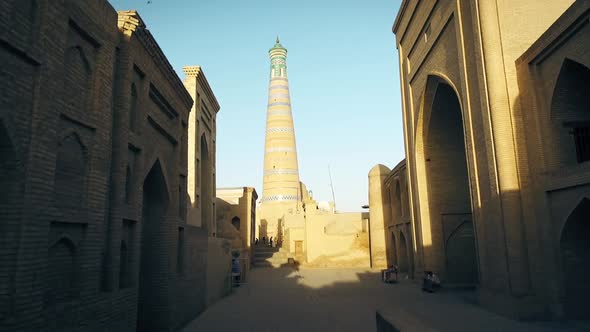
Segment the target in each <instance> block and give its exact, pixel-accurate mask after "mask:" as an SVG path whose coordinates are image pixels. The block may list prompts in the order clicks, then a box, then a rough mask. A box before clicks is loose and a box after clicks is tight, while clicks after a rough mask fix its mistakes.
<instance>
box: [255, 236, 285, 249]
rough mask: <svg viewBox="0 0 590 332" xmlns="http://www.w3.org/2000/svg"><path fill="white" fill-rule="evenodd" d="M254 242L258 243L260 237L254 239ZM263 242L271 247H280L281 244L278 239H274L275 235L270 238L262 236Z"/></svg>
mask: <svg viewBox="0 0 590 332" xmlns="http://www.w3.org/2000/svg"><path fill="white" fill-rule="evenodd" d="M254 244H255V245H258V238H256V240H254ZM262 244H263V245H265V246H269V247H278V246H280V243H279V241H278V240H277V239H273V237H272V236H271V237H270V238H268V239H267V238H266V236H263V237H262Z"/></svg>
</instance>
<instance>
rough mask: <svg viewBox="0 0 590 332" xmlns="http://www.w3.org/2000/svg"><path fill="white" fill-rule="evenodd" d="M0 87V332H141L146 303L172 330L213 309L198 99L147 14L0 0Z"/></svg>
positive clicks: (162, 326) (149, 313)
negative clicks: (192, 205) (199, 176)
mask: <svg viewBox="0 0 590 332" xmlns="http://www.w3.org/2000/svg"><path fill="white" fill-rule="evenodd" d="M0 79H1V80H0V85H1V92H0V171H1V172H0V188H2V190H1V193H0V331H130V330H134V329H135V328H136V322H137V315H138V312H139V311H140V309H141V310H142V312H143V313H144V314H146V316H143V317H148V318H149V322H148V323H149V326H148V329H149V330H153V331H166V330H173V329H175V328H177V327H178V326H179V325H180V324H182V323H183V322H186V321H187V320H189V319H190V318H191V317H194V315H196V314H197V313H198V312H200V311H201V310H203V309H204V305H205V299H206V294H205V286H204V285H205V278H206V273H205V269H206V257H207V254H206V250H207V238H206V236H207V234H206V232H205V231H202V230H200V229H195V228H194V227H188V226H187V225H186V207H185V204H186V194H185V193H186V189H187V186H186V178H187V171H186V169H187V136H188V135H187V127H188V116H189V112H190V109H191V106H192V99H191V96H190V95H189V94H188V92H187V91H186V90H185V88H184V86H183V84H182V82H181V81H180V79H179V78H178V77H177V76H176V74H175V73H174V71H173V70H172V68H171V66H170V64H169V63H168V61H167V60H166V58H165V56H164V55H163V54H162V52H161V50H160V48H159V47H158V45H157V43H156V42H155V40H154V39H153V37H152V36H151V34H150V33H149V31H148V30H147V29H146V28H145V25H144V23H143V21H142V20H141V18H140V17H139V16H138V15H137V14H136V13H135V12H124V13H120V14H119V15H118V14H117V13H116V12H115V11H114V9H113V8H112V7H111V6H110V5H109V4H108V2H106V1H104V0H91V1H84V2H83V3H82V2H78V1H72V0H67V1H58V2H55V1H51V2H50V1H33V0H18V1H17V0H12V1H10V0H6V1H0ZM213 144H214V143H213ZM212 151H213V152H212V155H213V156H214V149H212ZM213 158H214V157H213ZM213 160H214V159H213ZM213 176H214V173H213ZM213 183H214V182H213ZM144 193H145V194H144ZM146 202H147V203H150V204H145V203H146ZM146 211H147V212H146ZM146 213H147V214H146ZM144 214H145V215H144ZM183 229H184V232H183V231H182V230H183ZM181 233H182V234H185V235H184V236H181V235H179V234H181ZM179 245H181V247H180V248H179V247H178V246H179ZM179 264H181V265H182V266H177V265H179ZM142 284H143V285H147V286H148V287H147V289H146V288H143V290H142V287H141V285H142ZM193 284H196V285H198V286H197V287H193V288H191V287H190V286H191V285H193ZM188 288H191V289H190V290H186V289H188ZM140 299H149V300H150V301H149V303H143V302H141V300H140Z"/></svg>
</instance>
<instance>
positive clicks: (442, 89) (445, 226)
mask: <svg viewBox="0 0 590 332" xmlns="http://www.w3.org/2000/svg"><path fill="white" fill-rule="evenodd" d="M426 96H429V100H425V104H424V124H423V132H422V134H423V137H422V141H423V156H422V160H423V162H424V165H425V166H424V172H425V179H426V187H427V193H428V196H427V197H428V209H427V210H428V211H429V215H428V217H429V219H430V225H429V226H430V230H431V236H432V243H433V246H434V248H432V249H431V250H433V255H432V257H437V258H435V261H434V262H432V264H431V265H432V267H431V268H434V269H440V270H441V271H444V272H443V273H442V276H443V278H444V279H445V281H446V282H449V283H468V284H475V283H477V281H478V280H477V279H478V278H477V273H475V274H474V273H473V271H477V258H476V250H475V232H474V229H473V223H471V219H472V212H471V194H470V188H469V176H468V168H467V156H466V148H465V137H464V129H463V116H462V112H461V105H460V103H459V98H458V97H457V94H456V93H455V90H454V89H453V88H452V87H451V86H450V85H449V84H447V83H446V81H444V80H442V79H440V78H437V77H429V83H428V85H427V91H426ZM466 220H467V221H469V222H465V221H466ZM453 235H454V236H453ZM440 252H443V253H444V255H440ZM439 272H440V271H439Z"/></svg>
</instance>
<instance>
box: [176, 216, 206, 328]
mask: <svg viewBox="0 0 590 332" xmlns="http://www.w3.org/2000/svg"><path fill="white" fill-rule="evenodd" d="M185 241H186V251H185V252H186V254H185V261H184V265H183V267H184V268H183V269H182V270H177V271H176V272H177V274H176V275H177V280H176V283H175V298H174V300H173V301H171V302H172V304H173V305H174V308H173V312H174V314H173V317H174V321H175V322H176V323H177V324H178V325H177V326H178V327H180V326H183V325H184V324H186V323H188V322H190V321H191V320H193V319H194V318H195V317H197V316H198V315H199V314H200V313H201V312H203V311H204V310H205V308H206V307H207V302H206V295H207V280H206V278H207V276H206V274H205V273H204V271H206V269H207V260H208V257H207V256H208V253H207V251H208V242H209V240H208V238H207V231H206V230H204V229H202V228H200V227H193V226H190V225H187V226H185Z"/></svg>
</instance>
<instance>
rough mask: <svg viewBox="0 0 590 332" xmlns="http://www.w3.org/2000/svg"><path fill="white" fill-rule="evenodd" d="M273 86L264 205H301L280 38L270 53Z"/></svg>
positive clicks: (269, 108) (263, 193)
mask: <svg viewBox="0 0 590 332" xmlns="http://www.w3.org/2000/svg"><path fill="white" fill-rule="evenodd" d="M268 54H269V56H270V83H269V88H268V104H267V113H266V139H265V150H264V152H265V153H264V180H263V191H262V200H261V202H262V203H263V204H267V203H268V204H275V203H290V204H292V205H293V206H294V207H295V206H296V205H297V203H298V202H299V201H301V193H300V192H299V188H300V187H299V168H298V163H297V149H296V146H295V129H294V126H293V115H292V113H291V97H290V95H289V80H288V78H287V49H286V48H284V47H283V46H282V45H281V43H280V41H279V38H278V37H277V41H276V43H275V45H274V46H273V47H272V48H271V49H270V50H269V51H268Z"/></svg>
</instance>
